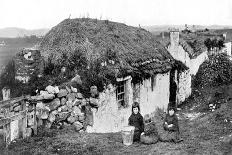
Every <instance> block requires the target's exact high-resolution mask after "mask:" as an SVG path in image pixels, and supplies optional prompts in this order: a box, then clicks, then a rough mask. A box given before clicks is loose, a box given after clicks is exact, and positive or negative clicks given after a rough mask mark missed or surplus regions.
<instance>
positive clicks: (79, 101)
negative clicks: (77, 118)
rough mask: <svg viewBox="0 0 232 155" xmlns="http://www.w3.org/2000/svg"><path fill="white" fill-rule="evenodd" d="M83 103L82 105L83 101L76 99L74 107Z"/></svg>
mask: <svg viewBox="0 0 232 155" xmlns="http://www.w3.org/2000/svg"><path fill="white" fill-rule="evenodd" d="M81 103H82V102H81V100H79V99H75V101H74V106H79V105H80V104H81Z"/></svg>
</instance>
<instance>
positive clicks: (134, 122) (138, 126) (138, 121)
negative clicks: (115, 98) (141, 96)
mask: <svg viewBox="0 0 232 155" xmlns="http://www.w3.org/2000/svg"><path fill="white" fill-rule="evenodd" d="M129 125H131V126H134V127H135V131H134V137H133V141H134V142H135V141H140V135H141V133H142V132H144V122H143V116H142V115H141V114H140V107H139V103H138V102H134V103H133V104H132V114H131V116H130V117H129Z"/></svg>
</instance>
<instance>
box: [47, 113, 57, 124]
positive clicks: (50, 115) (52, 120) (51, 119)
mask: <svg viewBox="0 0 232 155" xmlns="http://www.w3.org/2000/svg"><path fill="white" fill-rule="evenodd" d="M48 120H49V122H51V123H53V122H54V121H55V120H56V116H55V115H54V114H53V113H50V114H49V117H48Z"/></svg>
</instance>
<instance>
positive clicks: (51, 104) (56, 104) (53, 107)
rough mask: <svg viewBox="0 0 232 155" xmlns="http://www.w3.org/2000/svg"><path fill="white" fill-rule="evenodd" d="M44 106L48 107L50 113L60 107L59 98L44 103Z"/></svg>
mask: <svg viewBox="0 0 232 155" xmlns="http://www.w3.org/2000/svg"><path fill="white" fill-rule="evenodd" d="M46 105H47V106H48V107H49V109H50V110H51V111H53V110H56V109H57V108H58V107H59V106H60V99H59V98H55V99H54V100H52V101H51V102H49V103H46Z"/></svg>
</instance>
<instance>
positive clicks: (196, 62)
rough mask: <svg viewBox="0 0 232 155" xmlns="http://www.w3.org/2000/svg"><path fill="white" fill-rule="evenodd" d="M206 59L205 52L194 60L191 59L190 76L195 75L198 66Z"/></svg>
mask: <svg viewBox="0 0 232 155" xmlns="http://www.w3.org/2000/svg"><path fill="white" fill-rule="evenodd" d="M207 59H208V54H207V51H205V52H203V53H201V54H200V55H199V56H198V57H196V58H195V59H191V65H190V74H191V75H196V74H197V72H198V69H199V67H200V65H201V64H202V63H203V62H204V61H205V60H207Z"/></svg>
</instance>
